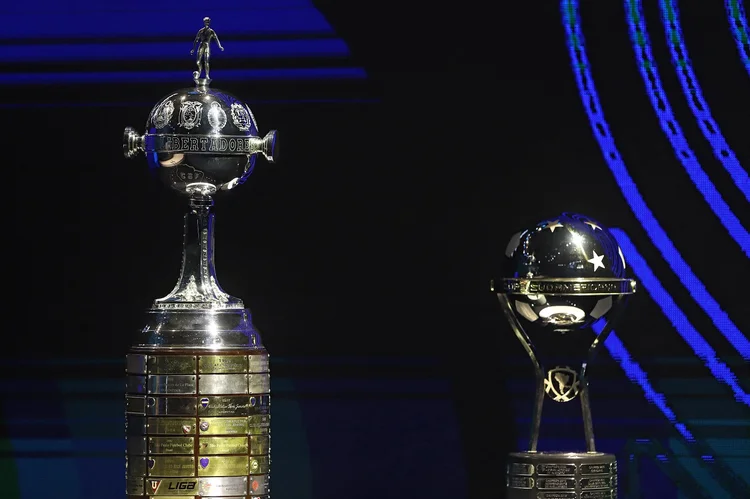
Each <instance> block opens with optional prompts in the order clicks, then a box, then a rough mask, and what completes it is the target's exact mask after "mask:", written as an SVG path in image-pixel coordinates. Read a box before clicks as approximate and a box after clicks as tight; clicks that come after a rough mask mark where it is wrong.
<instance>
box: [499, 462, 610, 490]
mask: <svg viewBox="0 0 750 499" xmlns="http://www.w3.org/2000/svg"><path fill="white" fill-rule="evenodd" d="M506 474H507V478H506V483H507V497H508V499H540V498H541V499H561V498H571V499H576V498H580V499H616V497H617V463H616V461H615V456H614V455H612V454H603V453H601V452H533V453H532V452H514V453H512V454H510V456H509V460H508V466H507V470H506Z"/></svg>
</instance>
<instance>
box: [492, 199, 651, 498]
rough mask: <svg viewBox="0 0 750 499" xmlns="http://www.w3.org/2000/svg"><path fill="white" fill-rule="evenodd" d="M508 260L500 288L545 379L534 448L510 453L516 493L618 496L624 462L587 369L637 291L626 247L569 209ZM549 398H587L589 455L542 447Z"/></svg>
mask: <svg viewBox="0 0 750 499" xmlns="http://www.w3.org/2000/svg"><path fill="white" fill-rule="evenodd" d="M505 257H506V258H505V270H504V275H502V276H501V278H499V279H495V280H493V282H492V291H493V292H495V293H497V296H498V298H499V299H500V303H501V305H502V308H503V310H504V312H505V315H506V317H507V319H508V321H509V322H510V325H511V327H512V329H513V331H514V332H515V334H516V336H517V337H518V339H519V340H520V341H521V343H522V345H523V347H524V349H525V350H526V352H527V353H528V355H529V357H530V358H531V361H532V363H533V365H534V371H535V374H536V392H535V397H534V408H533V412H532V417H531V440H530V442H529V448H528V450H526V451H523V452H514V453H512V454H510V456H509V457H508V466H507V497H508V499H532V498H533V499H567V498H570V499H614V498H616V497H617V463H616V461H615V456H614V455H612V454H605V453H602V452H597V450H596V445H595V443H594V429H593V423H592V418H591V408H590V406H589V379H588V375H587V367H588V365H589V364H590V363H591V360H592V359H593V357H594V355H595V353H596V351H597V349H598V348H599V347H600V346H601V345H602V344H603V342H604V341H605V339H606V338H607V335H608V334H609V333H610V331H611V330H612V325H613V321H614V320H615V318H616V317H617V315H618V314H619V313H621V312H622V309H623V306H624V305H625V301H626V299H627V298H628V296H630V295H631V294H633V293H635V288H636V284H635V281H633V280H632V279H627V278H626V277H625V271H626V270H625V269H626V264H625V258H624V257H623V255H622V251H621V250H620V247H619V245H618V244H617V241H616V240H615V238H614V237H613V236H612V234H611V233H610V232H609V231H608V230H607V229H606V228H605V227H604V226H603V225H602V224H600V223H599V222H597V221H595V220H594V219H592V218H590V217H586V216H582V215H577V214H571V213H563V214H561V215H559V216H557V217H554V218H551V219H549V220H547V221H544V222H541V223H539V224H537V225H535V226H533V227H529V228H528V229H526V230H524V231H522V232H519V233H517V234H515V235H514V236H513V237H512V238H511V240H510V242H509V243H508V247H507V249H506V253H505ZM545 397H547V398H549V399H551V400H552V401H553V403H569V402H573V401H575V400H576V399H580V404H581V409H582V413H583V432H584V437H585V447H583V446H581V448H580V452H579V451H573V450H571V451H570V452H568V451H565V450H559V451H553V452H549V451H540V450H538V449H537V444H538V442H539V432H540V427H541V423H542V406H543V404H544V401H545ZM575 428H576V427H574V429H573V431H575ZM561 436H565V437H568V436H569V435H561ZM582 443H583V442H582ZM584 448H585V451H584V450H583V449H584Z"/></svg>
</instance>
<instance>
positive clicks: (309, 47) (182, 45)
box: [2, 38, 349, 64]
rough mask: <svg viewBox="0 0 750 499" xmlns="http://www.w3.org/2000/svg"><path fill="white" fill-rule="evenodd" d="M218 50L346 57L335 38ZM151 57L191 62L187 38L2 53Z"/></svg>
mask: <svg viewBox="0 0 750 499" xmlns="http://www.w3.org/2000/svg"><path fill="white" fill-rule="evenodd" d="M230 47H231V50H230ZM217 52H218V51H216V50H215V51H214V54H213V60H224V59H243V58H244V59H261V58H271V57H274V58H289V57H346V56H348V55H349V49H348V48H347V46H346V43H344V41H343V40H340V39H336V38H312V39H301V40H256V41H232V42H231V45H230V44H228V45H227V50H226V51H225V52H218V53H217ZM154 59H162V60H176V61H180V60H185V61H188V63H190V62H191V61H192V60H193V57H191V56H190V40H188V41H187V42H151V43H140V42H135V41H134V42H131V43H81V44H29V45H10V44H8V45H5V46H4V47H3V55H2V60H3V62H5V63H39V62H74V61H87V62H88V61H123V60H135V61H148V60H154ZM214 64H216V63H215V62H214Z"/></svg>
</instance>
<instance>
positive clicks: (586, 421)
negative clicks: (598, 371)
mask: <svg viewBox="0 0 750 499" xmlns="http://www.w3.org/2000/svg"><path fill="white" fill-rule="evenodd" d="M586 365H587V363H586V362H584V363H583V367H581V374H580V390H581V392H580V394H579V395H580V396H581V412H582V413H583V433H584V435H585V437H586V452H596V442H595V441H594V420H593V418H592V417H591V404H589V380H588V377H587V376H586Z"/></svg>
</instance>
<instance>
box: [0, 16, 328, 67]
mask: <svg viewBox="0 0 750 499" xmlns="http://www.w3.org/2000/svg"><path fill="white" fill-rule="evenodd" d="M3 7H4V6H3ZM211 11H213V12H211ZM206 15H208V16H210V17H211V27H213V28H214V29H215V30H216V32H217V33H218V35H219V38H220V39H222V40H223V39H224V38H223V37H227V36H235V35H237V36H247V35H248V34H250V35H253V36H263V35H269V34H275V35H278V34H284V33H286V34H300V33H305V34H312V33H315V34H332V33H333V29H332V28H331V25H330V24H329V23H328V21H326V19H325V18H324V17H323V15H322V14H321V13H320V12H319V11H318V9H316V8H315V7H313V6H309V7H300V8H268V9H258V8H248V7H245V8H234V9H226V10H225V9H221V10H218V9H211V8H208V9H205V8H204V7H201V8H200V9H199V10H187V9H185V8H174V9H172V10H166V11H158V12H154V11H153V9H151V8H149V9H146V10H128V11H112V12H107V11H92V10H84V11H80V12H70V11H69V10H66V11H63V12H51V13H47V12H46V8H42V9H40V10H37V11H32V12H22V13H5V12H3V29H2V32H0V39H6V40H7V39H16V40H28V39H37V40H44V39H49V38H66V39H87V38H88V39H91V38H96V39H98V40H106V39H107V38H130V39H137V38H141V37H159V38H169V37H174V38H175V39H178V40H185V43H186V45H187V51H186V52H185V54H186V55H187V54H188V53H189V52H190V44H191V43H192V41H193V40H192V38H193V37H194V36H195V32H197V31H198V29H200V28H201V27H202V25H203V24H202V22H201V19H202V18H203V16H206ZM154 19H159V20H161V22H154ZM186 26H188V27H189V26H193V27H194V31H193V32H186V31H185V29H186ZM186 36H187V38H185V37H186ZM227 50H229V44H228V43H227Z"/></svg>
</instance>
